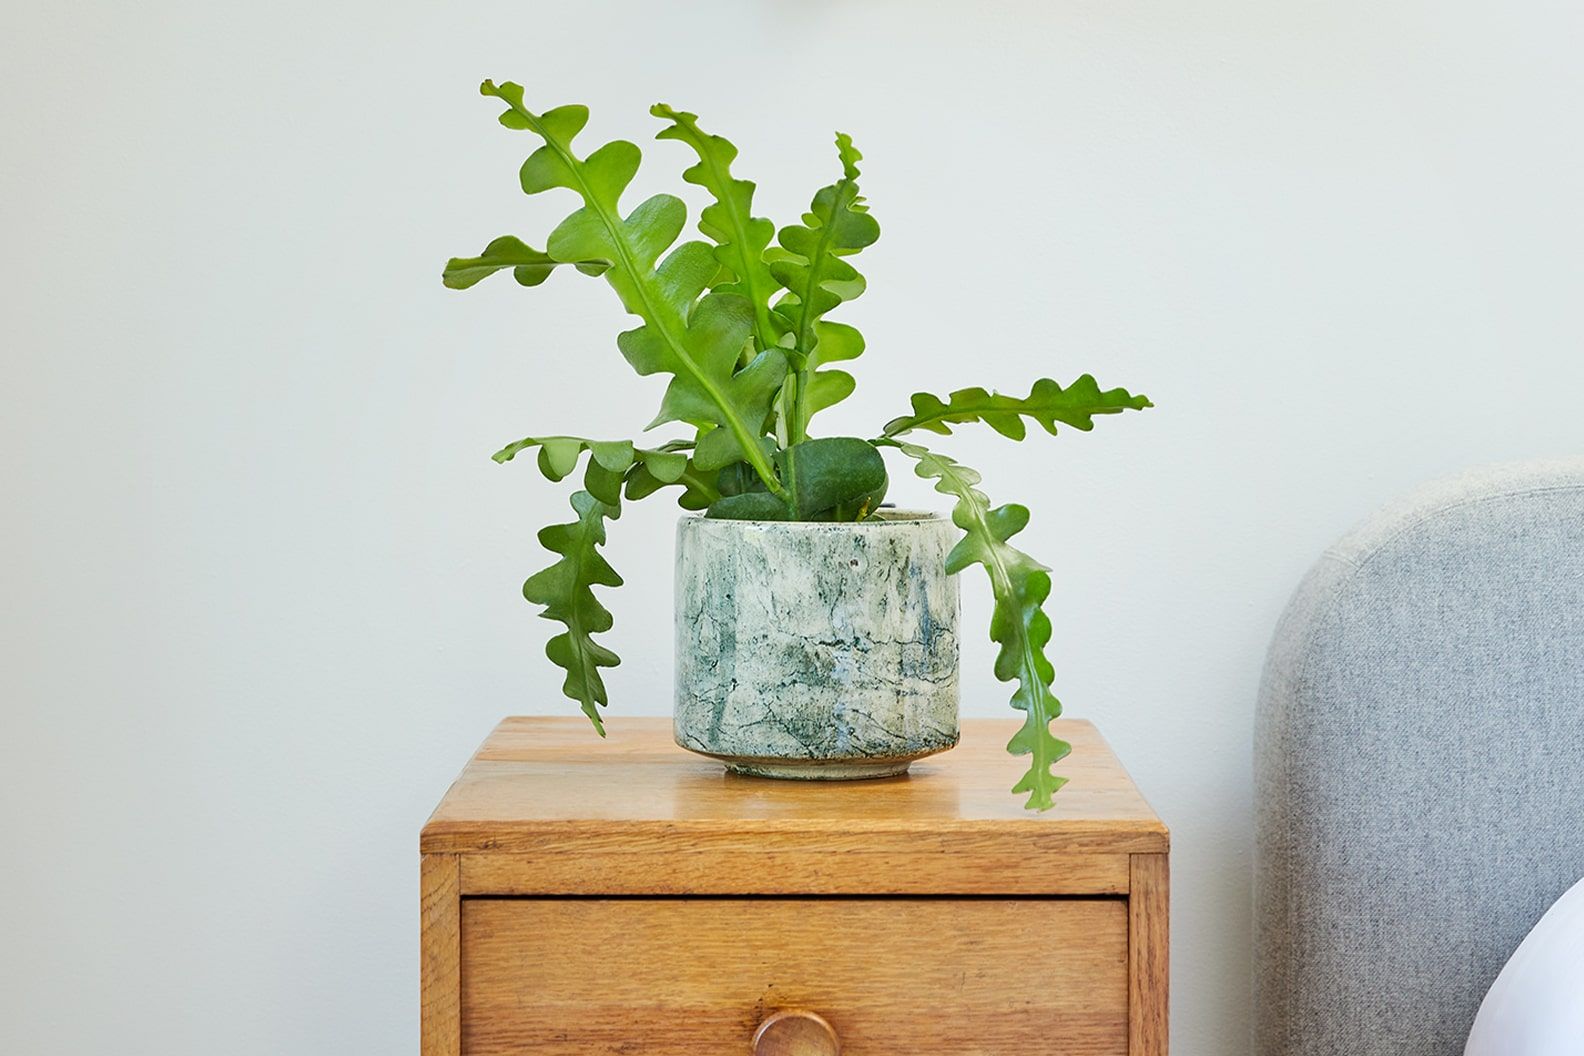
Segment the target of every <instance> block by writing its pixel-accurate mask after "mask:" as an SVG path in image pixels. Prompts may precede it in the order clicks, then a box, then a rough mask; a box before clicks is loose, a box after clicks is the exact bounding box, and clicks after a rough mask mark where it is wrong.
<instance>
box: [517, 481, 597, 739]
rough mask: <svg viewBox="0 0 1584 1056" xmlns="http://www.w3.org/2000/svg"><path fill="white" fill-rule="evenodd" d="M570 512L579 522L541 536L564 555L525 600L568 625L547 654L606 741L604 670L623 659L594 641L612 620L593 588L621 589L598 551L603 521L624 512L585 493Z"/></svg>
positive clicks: (531, 581)
mask: <svg viewBox="0 0 1584 1056" xmlns="http://www.w3.org/2000/svg"><path fill="white" fill-rule="evenodd" d="M589 466H590V471H591V472H593V471H596V470H598V469H600V468H601V467H599V463H597V462H593V461H591V462H590V464H589ZM606 472H608V471H606ZM597 486H598V485H597ZM572 509H573V511H574V512H575V513H576V514H577V518H576V519H575V520H573V521H572V522H571V523H569V524H552V525H550V526H549V527H548V528H545V529H544V530H542V531H541V532H540V533H539V542H540V544H541V545H542V546H543V547H544V548H545V549H546V550H549V551H550V552H551V553H553V554H558V555H560V556H559V559H558V560H557V561H556V562H555V563H554V564H552V565H551V566H550V567H548V568H546V569H543V570H542V571H539V572H536V573H534V574H533V575H532V576H529V577H528V580H527V582H525V583H524V584H523V597H525V598H527V599H528V600H529V601H531V602H533V603H534V604H536V605H543V606H544V611H543V612H541V613H540V614H539V615H540V616H542V617H543V618H545V619H547V620H555V621H557V622H559V623H562V624H564V625H565V626H566V630H565V631H564V632H562V633H561V634H558V635H556V636H555V637H553V638H551V639H550V641H549V642H548V643H547V644H546V645H545V655H546V656H548V657H549V658H550V662H551V663H553V664H555V665H556V666H557V667H559V668H561V669H562V670H564V671H565V672H566V680H565V681H564V682H563V683H562V685H561V691H562V692H563V693H565V694H566V695H567V696H568V697H569V698H571V699H572V700H575V701H577V702H578V704H579V705H580V706H581V707H582V709H583V714H585V715H587V716H588V717H589V721H590V722H592V723H593V724H594V728H595V729H596V730H598V731H599V733H600V736H601V737H603V736H604V735H605V724H604V722H603V721H601V719H600V714H599V708H600V707H603V706H604V705H605V704H607V703H608V702H609V697H608V696H607V694H606V691H605V680H604V678H602V677H601V675H600V668H602V667H615V666H616V665H617V664H619V663H621V658H620V657H618V656H617V655H616V654H615V653H613V652H611V651H610V650H609V649H607V648H605V647H604V646H603V645H600V644H599V643H598V642H596V641H595V640H594V635H596V634H599V633H601V632H603V631H608V630H610V628H611V623H612V621H611V614H610V611H609V610H608V609H606V608H605V606H604V605H602V604H600V601H599V598H597V597H595V595H594V590H593V588H594V587H596V586H604V587H619V586H621V584H622V578H621V576H619V575H617V574H616V570H615V569H613V568H611V566H610V565H609V564H608V563H607V562H606V561H605V558H604V557H602V556H601V555H600V553H599V550H598V549H597V548H598V547H599V546H601V545H603V544H604V542H605V522H606V521H607V520H612V521H613V520H615V519H616V518H617V517H619V516H621V507H620V506H619V505H616V504H614V503H612V504H608V503H605V502H602V501H600V500H599V499H597V498H595V496H594V495H593V494H592V493H591V492H590V491H588V490H584V491H578V492H575V493H573V495H572Z"/></svg>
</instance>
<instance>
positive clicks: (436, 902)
mask: <svg viewBox="0 0 1584 1056" xmlns="http://www.w3.org/2000/svg"><path fill="white" fill-rule="evenodd" d="M418 879H419V885H418V886H419V899H418V913H419V932H418V955H419V976H420V979H419V998H418V1001H419V1008H418V1021H419V1027H418V1029H419V1035H420V1037H421V1039H422V1043H421V1051H422V1052H423V1056H461V1054H462V1018H461V1008H460V1003H459V1002H460V996H461V989H462V976H461V964H462V962H461V956H462V922H461V907H462V885H461V878H460V874H459V871H458V867H457V857H456V855H454V854H426V855H424V856H423V859H422V861H421V862H420V864H419V869H418Z"/></svg>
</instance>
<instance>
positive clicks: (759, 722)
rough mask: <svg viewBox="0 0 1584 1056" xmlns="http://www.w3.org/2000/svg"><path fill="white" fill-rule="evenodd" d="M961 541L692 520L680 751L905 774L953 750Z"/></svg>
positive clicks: (928, 531)
mask: <svg viewBox="0 0 1584 1056" xmlns="http://www.w3.org/2000/svg"><path fill="white" fill-rule="evenodd" d="M956 536H957V532H956V529H955V528H954V527H953V525H952V523H951V522H950V521H949V520H947V519H946V518H944V517H941V516H938V515H934V514H927V513H914V512H906V511H892V510H887V511H882V513H881V516H880V518H879V519H877V520H872V521H866V522H863V523H861V524H851V523H847V524H826V523H810V522H793V523H783V522H775V521H733V520H711V519H709V518H705V517H684V518H683V519H682V521H681V522H680V524H679V525H678V526H677V554H676V724H675V726H676V741H677V743H678V744H680V745H681V746H682V747H684V748H688V749H691V750H692V751H695V752H701V753H703V754H705V755H710V756H714V757H716V758H718V759H722V760H724V761H725V762H726V764H727V767H728V769H731V770H734V771H737V772H739V773H746V774H754V775H758V776H763V777H790V778H804V779H813V780H840V779H846V778H859V777H884V776H888V775H892V774H899V773H902V772H903V771H905V770H906V769H907V768H908V764H909V763H911V762H912V761H913V760H914V759H918V758H921V757H922V756H926V755H931V754H933V753H935V752H940V751H944V750H946V749H947V748H950V747H952V746H953V745H955V744H956V743H957V650H958V636H957V627H958V601H957V581H956V578H955V577H952V576H948V575H947V574H946V570H945V564H946V554H947V553H948V552H949V551H950V550H951V548H952V545H953V543H954V542H955V540H956Z"/></svg>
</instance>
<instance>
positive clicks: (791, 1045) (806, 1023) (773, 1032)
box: [753, 1008, 841, 1056]
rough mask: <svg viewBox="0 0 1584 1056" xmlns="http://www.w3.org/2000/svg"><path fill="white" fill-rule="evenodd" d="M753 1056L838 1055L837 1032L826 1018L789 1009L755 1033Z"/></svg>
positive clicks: (772, 1018)
mask: <svg viewBox="0 0 1584 1056" xmlns="http://www.w3.org/2000/svg"><path fill="white" fill-rule="evenodd" d="M753 1040H754V1049H753V1051H754V1056H841V1042H840V1041H839V1040H838V1039H837V1037H836V1029H835V1028H834V1027H832V1026H831V1025H830V1024H829V1023H827V1022H825V1017H823V1016H820V1015H818V1014H816V1013H813V1012H805V1011H803V1010H802V1009H797V1008H788V1009H784V1010H783V1011H780V1012H777V1013H775V1015H773V1016H770V1017H769V1018H768V1019H766V1020H765V1021H764V1022H763V1023H761V1024H759V1029H758V1030H756V1031H754V1039H753Z"/></svg>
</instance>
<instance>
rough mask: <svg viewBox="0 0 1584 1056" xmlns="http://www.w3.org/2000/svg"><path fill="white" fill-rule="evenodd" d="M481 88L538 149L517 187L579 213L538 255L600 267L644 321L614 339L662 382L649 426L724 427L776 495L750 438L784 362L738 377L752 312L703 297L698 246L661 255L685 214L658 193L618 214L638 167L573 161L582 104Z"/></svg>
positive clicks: (709, 263)
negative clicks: (554, 192)
mask: <svg viewBox="0 0 1584 1056" xmlns="http://www.w3.org/2000/svg"><path fill="white" fill-rule="evenodd" d="M480 91H481V92H482V93H483V94H484V95H487V96H492V97H494V98H497V99H500V100H502V101H503V102H505V103H506V105H507V110H506V111H505V112H504V113H502V114H501V117H500V121H501V123H502V124H503V125H505V126H506V127H508V128H515V129H526V130H529V131H532V132H534V133H535V134H537V135H538V136H539V137H540V138H541V139H542V140H543V141H544V145H543V146H541V147H539V148H538V149H537V150H535V151H534V152H533V154H531V155H530V156H529V158H528V160H527V161H526V162H524V163H523V166H522V171H521V173H520V182H521V184H522V189H523V191H524V192H525V193H528V194H537V193H539V192H541V191H546V190H549V189H551V188H556V187H564V188H568V189H570V190H572V191H574V192H576V193H577V195H578V196H579V197H580V198H581V199H582V200H583V206H582V208H580V209H578V210H577V211H576V212H574V213H572V215H570V216H568V217H567V218H566V219H565V220H563V221H562V222H561V224H560V225H559V226H558V227H556V229H555V230H554V231H553V232H551V234H550V238H549V240H548V241H547V243H546V246H545V252H546V253H547V254H548V255H549V256H550V257H551V258H552V259H554V260H557V261H562V262H568V263H570V262H577V261H594V260H608V261H610V262H611V265H612V266H611V268H610V269H609V270H608V271H606V272H605V278H606V280H607V281H608V282H609V283H610V284H611V286H612V287H613V288H614V289H615V290H616V292H617V294H618V295H619V296H620V297H621V301H622V304H623V306H624V307H625V308H626V309H627V311H629V312H630V313H632V314H633V315H636V316H638V317H639V318H640V319H641V320H642V321H643V325H642V326H640V327H638V328H637V329H634V330H629V331H627V332H626V333H623V334H622V335H620V337H619V338H618V339H617V344H618V345H619V347H620V348H621V351H622V354H623V355H624V356H626V357H627V360H628V362H629V363H630V364H632V366H633V368H634V369H636V370H637V371H638V373H640V374H655V373H665V374H670V375H672V381H671V383H670V385H669V386H668V387H667V389H666V392H665V396H664V398H663V399H662V401H661V410H660V414H659V415H658V416H657V417H656V419H655V424H659V423H662V422H668V421H684V422H688V423H689V424H692V425H694V426H697V427H699V428H712V427H717V426H718V427H720V428H722V429H725V430H727V435H729V436H730V437H731V438H732V439H733V440H735V441H736V443H737V445H738V446H739V447H740V449H741V456H740V457H742V458H743V459H744V460H746V461H747V462H748V463H749V464H750V465H752V466H753V467H754V470H755V471H756V472H758V473H759V474H760V475H761V476H763V477H764V478H765V481H766V486H767V487H768V488H769V489H770V490H771V491H779V490H780V487H781V485H780V482H779V481H778V480H776V479H775V470H774V468H773V466H772V465H771V462H770V460H769V459H768V458H766V457H765V455H764V453H763V451H762V450H761V449H760V447H759V445H758V443H757V442H756V441H757V438H758V437H759V436H761V435H762V434H763V423H764V422H765V420H766V418H767V416H768V412H769V408H770V403H771V400H772V399H773V398H774V396H775V394H776V393H777V392H778V391H779V390H780V387H781V379H782V377H783V376H784V375H785V372H786V360H785V356H784V354H783V353H782V352H781V351H780V350H779V349H767V350H766V351H764V352H761V353H760V354H759V356H758V357H757V358H756V359H755V360H754V361H753V362H752V363H750V364H749V365H748V366H747V367H745V368H744V369H743V370H741V371H738V370H737V367H738V365H739V363H740V362H741V357H742V353H743V350H744V347H745V345H746V344H747V343H748V340H749V334H750V331H751V329H752V309H751V306H749V305H748V303H747V301H746V299H744V298H742V297H741V296H739V295H737V294H734V293H725V292H718V293H709V294H707V295H705V290H706V289H707V288H708V286H709V285H710V283H711V281H712V280H713V279H714V277H715V275H716V274H717V272H718V271H719V264H718V262H717V261H716V259H715V255H714V251H713V248H712V247H711V246H710V245H709V244H707V243H704V242H684V243H682V244H681V245H679V246H676V248H674V249H672V248H671V247H672V244H673V243H674V242H675V241H676V239H677V236H678V235H680V234H681V232H682V228H683V227H684V226H685V224H686V223H687V207H686V206H685V205H683V204H682V201H681V200H680V199H678V198H676V197H674V196H672V195H668V194H659V195H655V196H654V197H652V198H649V199H648V200H646V201H644V202H642V203H641V204H639V205H638V206H637V208H635V209H633V210H632V211H631V212H630V213H628V214H626V215H625V216H623V214H622V212H621V196H622V193H623V192H624V191H625V190H626V189H627V186H628V184H629V183H631V182H632V178H633V176H634V174H635V173H636V172H637V171H638V163H639V160H640V153H639V150H638V148H637V147H636V146H634V145H633V144H631V143H628V142H626V141H625V140H614V141H612V142H610V143H606V144H605V145H604V146H602V147H600V148H599V149H597V150H595V151H594V152H593V153H591V154H589V155H588V156H587V157H586V158H580V157H579V156H578V155H577V154H576V153H575V152H574V150H573V145H572V141H573V139H574V138H575V137H576V136H577V134H578V133H579V132H580V131H582V129H583V126H584V125H585V124H586V123H587V122H588V109H587V108H586V107H582V106H562V107H557V108H555V109H553V110H549V111H546V112H545V113H543V114H537V113H534V112H533V111H531V110H529V109H528V108H527V106H526V105H525V104H524V102H523V90H522V86H521V85H517V84H512V83H510V82H507V83H504V84H501V85H496V84H495V83H494V82H493V81H485V82H484V83H483V85H482V86H481V87H480ZM668 250H669V253H668V252H667V251H668ZM662 255H664V259H663V260H662V259H661V258H662ZM701 295H702V296H703V300H702V301H700V299H699V298H700V297H701Z"/></svg>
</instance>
